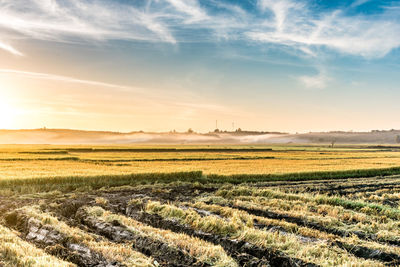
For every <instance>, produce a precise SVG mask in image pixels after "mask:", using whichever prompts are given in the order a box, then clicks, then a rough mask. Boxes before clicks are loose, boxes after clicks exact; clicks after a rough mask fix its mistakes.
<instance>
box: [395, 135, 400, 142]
mask: <svg viewBox="0 0 400 267" xmlns="http://www.w3.org/2000/svg"><path fill="white" fill-rule="evenodd" d="M396 143H398V144H400V135H397V136H396Z"/></svg>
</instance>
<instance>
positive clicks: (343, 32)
mask: <svg viewBox="0 0 400 267" xmlns="http://www.w3.org/2000/svg"><path fill="white" fill-rule="evenodd" d="M358 4H361V2H360V3H358ZM259 5H260V8H261V10H262V11H265V10H269V11H271V12H272V13H273V15H274V19H275V28H273V29H271V28H267V29H262V28H256V29H255V30H252V31H248V32H247V36H248V37H249V38H250V39H252V40H255V41H259V42H264V43H275V44H280V45H284V46H288V47H293V48H296V49H300V48H301V49H302V50H303V51H304V47H305V46H307V47H309V48H313V47H318V46H323V47H327V48H330V49H333V50H336V51H339V52H342V53H347V54H352V55H357V56H362V57H366V58H379V57H383V56H385V55H386V54H388V53H389V52H390V51H391V50H393V49H395V48H397V47H399V46H400V24H399V22H398V21H396V20H392V19H391V18H390V16H386V14H385V13H383V14H382V15H380V16H375V17H374V18H369V17H367V16H363V15H359V16H346V15H345V14H344V13H343V12H341V11H337V10H336V11H332V12H329V13H325V14H322V15H315V14H314V15H312V12H311V10H310V8H309V7H307V6H305V5H303V6H302V5H299V4H298V3H297V2H294V1H289V0H279V1H271V0H260V1H259Z"/></svg>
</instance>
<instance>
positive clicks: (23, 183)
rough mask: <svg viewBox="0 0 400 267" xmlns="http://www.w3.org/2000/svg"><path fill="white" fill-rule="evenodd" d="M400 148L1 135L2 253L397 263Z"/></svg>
mask: <svg viewBox="0 0 400 267" xmlns="http://www.w3.org/2000/svg"><path fill="white" fill-rule="evenodd" d="M399 205H400V148H397V147H393V146H392V147H389V146H386V147H385V146H367V145H364V146H356V145H353V146H337V147H335V148H330V147H328V146H312V145H309V146H301V145H271V146H256V145H254V146H237V145H235V146H234V145H232V146H205V145H204V146H186V145H180V146H112V147H111V146H50V145H48V146H44V145H41V146H11V145H9V146H1V147H0V266H182V267H183V266H221V267H222V266H227V267H230V266H232V267H234V266H308V267H312V266H399V265H400V209H399Z"/></svg>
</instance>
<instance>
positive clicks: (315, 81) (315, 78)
mask: <svg viewBox="0 0 400 267" xmlns="http://www.w3.org/2000/svg"><path fill="white" fill-rule="evenodd" d="M297 79H298V80H299V81H300V83H301V84H302V85H304V86H305V87H306V88H309V89H324V88H325V87H327V85H328V82H329V81H330V80H331V78H330V77H329V76H327V75H326V73H325V72H324V71H320V72H319V74H317V75H311V76H307V75H304V76H300V77H298V78H297Z"/></svg>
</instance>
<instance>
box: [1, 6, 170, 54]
mask: <svg viewBox="0 0 400 267" xmlns="http://www.w3.org/2000/svg"><path fill="white" fill-rule="evenodd" d="M2 32H3V33H4V32H7V33H8V35H10V33H14V35H15V38H20V37H21V36H22V37H26V38H32V39H39V40H49V41H58V42H76V41H89V40H95V41H106V40H112V39H120V40H142V41H152V42H154V41H162V42H167V43H176V40H175V38H174V37H173V35H172V33H171V32H170V30H169V29H168V27H167V26H166V25H165V24H164V23H163V22H162V21H161V20H160V19H159V18H158V17H157V14H149V13H146V12H145V11H143V10H140V9H138V8H135V7H133V6H129V5H123V4H118V3H113V2H106V1H78V0H74V1H63V2H61V1H56V0H33V1H29V3H28V2H27V1H22V0H16V1H9V0H0V37H1V34H2ZM3 38H5V37H4V36H3ZM77 38H78V40H77ZM3 46H4V45H3ZM3 49H6V48H4V47H3ZM7 51H9V52H12V53H14V54H17V53H16V51H17V50H16V49H14V50H12V49H10V48H8V49H7Z"/></svg>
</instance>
